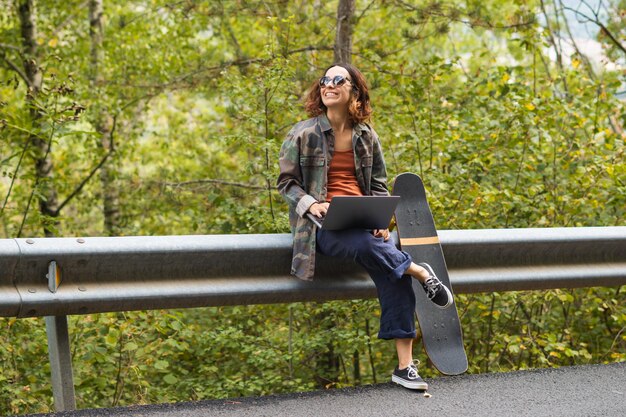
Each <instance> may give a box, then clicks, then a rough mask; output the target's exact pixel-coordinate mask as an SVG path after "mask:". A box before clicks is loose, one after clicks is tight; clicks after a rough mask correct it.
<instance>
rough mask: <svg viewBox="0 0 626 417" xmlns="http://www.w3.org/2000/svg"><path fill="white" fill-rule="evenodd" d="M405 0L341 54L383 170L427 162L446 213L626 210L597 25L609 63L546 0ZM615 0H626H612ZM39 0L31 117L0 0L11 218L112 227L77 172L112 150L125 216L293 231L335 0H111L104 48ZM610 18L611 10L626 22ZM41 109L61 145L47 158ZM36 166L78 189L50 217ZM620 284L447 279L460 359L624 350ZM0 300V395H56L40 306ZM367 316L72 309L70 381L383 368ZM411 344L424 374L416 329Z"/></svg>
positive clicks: (113, 400)
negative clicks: (292, 183) (557, 47)
mask: <svg viewBox="0 0 626 417" xmlns="http://www.w3.org/2000/svg"><path fill="white" fill-rule="evenodd" d="M412 3H413V2H408V1H405V2H364V3H363V4H362V3H361V2H357V13H356V18H355V21H354V24H355V27H354V54H353V60H354V63H355V64H356V65H357V66H358V67H359V68H360V69H361V70H362V71H363V72H364V74H365V75H366V78H367V79H368V82H369V85H370V93H371V97H372V100H373V106H374V118H373V125H374V127H375V129H376V130H377V132H378V133H379V135H380V136H381V139H382V141H383V146H384V150H385V156H386V161H387V165H388V169H389V177H390V178H393V177H394V176H395V175H397V174H398V173H401V172H404V171H413V172H416V173H419V174H420V175H421V176H422V177H423V178H424V180H425V183H426V185H427V189H428V191H429V198H430V203H431V208H432V209H433V211H434V215H435V218H436V221H437V223H438V227H439V228H442V229H445V228H451V229H470V228H503V227H554V226H613V225H624V224H625V223H624V218H626V212H625V210H626V164H625V163H624V160H625V158H624V139H625V136H624V133H623V132H624V125H625V124H626V119H625V116H624V115H625V114H626V111H625V110H624V102H623V101H620V100H619V99H618V98H617V97H616V93H618V92H620V91H623V89H624V87H623V74H621V73H620V68H623V67H620V65H623V59H624V55H623V54H622V51H621V50H620V48H619V46H618V45H616V44H615V43H614V42H611V41H610V39H609V38H608V37H607V36H606V34H600V35H599V36H598V40H599V41H600V42H602V43H603V45H604V47H605V48H606V51H607V54H608V56H607V59H608V60H609V64H610V65H609V64H607V65H606V66H605V67H601V68H591V67H590V66H588V65H587V64H586V63H585V62H586V61H585V59H584V57H583V56H581V55H579V54H578V53H577V52H574V53H572V54H571V55H570V56H565V57H563V62H562V63H561V65H559V63H557V62H556V61H555V60H554V59H552V58H550V53H549V52H550V51H549V49H554V46H553V45H552V43H551V42H552V41H551V38H552V36H554V35H555V33H556V32H555V26H554V25H551V26H550V27H548V25H547V23H553V24H554V23H557V22H556V19H555V17H554V16H551V15H548V16H545V14H544V13H543V12H542V11H541V8H540V4H539V2H537V1H531V2H526V1H517V0H515V1H506V0H487V1H485V0H483V1H473V0H471V1H470V0H468V1H461V2H456V1H455V2H452V1H436V2H427V3H423V2H421V3H420V2H415V3H419V5H412ZM609 3H610V7H611V8H612V9H611V10H615V13H613V15H614V16H613V17H617V16H620V13H622V11H623V1H612V2H609ZM37 6H38V7H37V11H36V13H37V16H36V17H37V23H38V29H39V34H38V38H37V44H38V48H39V49H38V54H37V57H36V59H37V63H38V65H39V66H40V67H41V69H42V72H43V89H42V93H41V95H40V96H39V97H38V98H37V101H36V102H34V106H36V109H37V110H38V112H39V113H40V114H43V115H44V119H45V120H44V121H43V123H35V122H39V121H40V120H34V118H33V114H32V110H33V109H35V108H34V107H32V106H31V105H30V104H29V103H32V102H31V101H29V100H28V99H27V96H28V89H27V88H26V85H25V82H24V80H23V79H21V78H20V76H19V74H18V73H17V72H16V71H15V69H14V66H19V65H21V64H22V56H21V55H20V53H19V50H20V47H21V45H22V42H21V39H20V36H21V35H20V28H19V19H18V14H17V7H16V4H15V2H10V1H7V0H0V10H2V12H0V173H1V177H0V204H1V206H0V209H1V212H0V230H1V234H2V236H3V237H5V238H12V237H16V236H17V234H18V233H19V231H20V230H21V231H22V235H23V236H40V235H42V232H43V226H44V225H48V226H50V225H51V224H53V223H54V222H53V220H58V223H54V226H55V228H56V233H57V235H59V236H73V235H83V236H97V235H102V234H104V233H105V230H104V227H103V217H104V213H103V208H102V205H103V203H104V199H105V195H106V192H105V191H106V190H105V185H103V183H102V182H101V181H100V179H99V176H98V175H97V174H98V172H97V171H96V172H95V175H94V176H93V177H89V175H90V173H91V172H92V171H93V170H94V168H95V167H97V166H98V164H99V163H100V162H101V161H103V158H105V157H107V159H106V160H105V163H106V166H107V167H108V168H110V171H111V176H112V179H111V183H110V184H109V185H108V186H109V187H112V188H114V189H116V190H117V191H119V194H120V196H121V198H120V205H119V207H118V209H119V212H120V225H119V227H120V229H119V230H120V233H121V234H124V235H166V234H179V235H182V234H212V233H279V232H288V231H289V226H288V221H287V208H286V205H285V203H284V202H283V201H282V199H281V197H280V196H279V195H278V193H277V192H276V191H275V190H274V183H275V179H276V177H277V175H278V166H277V157H278V151H279V147H280V144H281V142H282V140H283V138H284V136H285V134H286V133H287V131H288V130H289V128H290V127H291V126H292V125H293V124H294V123H295V122H296V121H297V120H299V119H302V118H304V117H306V116H305V114H304V112H303V109H302V106H301V102H302V98H303V97H304V95H305V93H306V89H307V88H308V87H309V85H310V83H311V82H312V80H315V79H316V78H317V77H319V75H320V71H321V70H322V69H323V68H325V67H326V66H327V65H329V63H330V62H331V61H332V46H333V39H334V31H335V24H336V6H337V3H336V2H307V1H297V2H284V1H262V2H261V1H256V0H250V1H237V2H230V1H225V2H191V1H187V2H182V3H175V4H172V3H171V2H167V1H161V0H154V1H152V0H151V1H134V2H125V1H124V2H122V1H118V0H113V1H106V0H105V1H104V16H105V19H104V22H103V24H104V28H105V31H104V40H103V44H102V45H101V48H102V50H101V52H102V60H101V62H100V63H99V65H98V66H97V68H96V67H94V66H93V65H92V62H91V48H92V46H93V45H92V44H91V39H90V36H89V30H90V28H89V22H88V19H87V14H86V12H85V13H83V12H84V2H80V1H68V2H62V4H60V3H59V2H51V1H43V0H42V1H40V2H38V4H37ZM78 10H80V12H81V13H78V12H77V11H78ZM620 23H622V21H621V20H615V19H613V18H611V20H610V21H609V22H608V26H607V27H608V29H609V30H611V31H613V33H616V34H620V33H623V25H620ZM561 24H562V21H561ZM11 64H13V65H11ZM622 71H623V69H622ZM83 110H84V111H83ZM102 126H108V127H109V128H110V130H111V137H112V141H113V144H114V146H113V148H114V151H113V152H112V153H111V155H109V156H106V155H107V151H106V150H105V149H103V147H102V145H101V132H100V131H99V130H98V129H99V128H101V127H102ZM30 133H34V134H35V135H37V137H40V138H42V139H44V140H47V141H50V143H51V145H52V146H51V152H52V160H53V163H54V167H53V171H52V172H53V175H52V176H50V177H47V178H46V179H45V180H38V178H36V174H35V173H36V170H35V167H34V165H33V161H34V159H35V157H36V155H35V154H34V150H33V149H32V148H30V147H29V146H26V144H27V140H28V139H27V138H28V136H29V134H30ZM24 149H25V151H24ZM85 180H87V181H86V183H85V184H84V187H83V188H80V189H79V186H80V185H81V184H82V183H83V182H84V181H85ZM46 187H50V188H54V189H55V190H56V191H57V192H58V194H59V200H60V201H65V200H66V199H67V198H69V200H68V204H67V205H66V206H64V207H63V209H62V210H61V211H60V213H58V214H59V216H58V217H57V218H55V219H52V218H51V217H50V216H48V215H45V214H42V213H40V212H39V211H38V207H37V204H35V203H30V202H33V201H36V200H33V198H38V197H39V196H44V195H46V194H45V192H44V191H45V190H46V189H47V188H46ZM76 191H78V192H76ZM29 203H30V204H29ZM24 218H26V221H23V220H24ZM624 297H625V296H624V290H623V289H619V288H618V289H611V288H609V289H598V288H594V289H585V290H571V291H570V290H567V291H566V290H559V291H549V292H541V293H539V292H528V293H505V294H499V293H498V294H481V295H464V296H459V297H458V300H457V303H458V306H459V311H460V312H461V313H462V322H463V326H464V333H465V340H466V346H467V349H468V353H469V356H470V372H488V371H506V370H512V369H524V368H530V367H545V366H561V365H570V364H585V363H603V362H611V361H623V360H626V357H625V353H624V352H626V331H625V330H624V329H625V328H626V309H625V308H626V307H625V306H626V302H625V301H626V300H625V299H624ZM0 323H1V325H2V328H3V329H4V330H3V331H2V332H0V364H1V366H2V375H0V411H1V412H2V413H3V414H6V413H27V412H43V411H48V410H49V409H50V405H51V401H52V399H51V396H52V393H51V391H50V386H49V365H48V364H47V360H46V359H45V358H47V352H46V347H45V346H46V338H45V331H44V325H43V320H31V319H28V320H23V319H21V320H16V319H13V318H10V319H2V320H0ZM377 330H378V303H377V301H376V300H361V301H338V302H332V303H299V304H290V305H272V306H239V307H223V308H208V309H193V310H184V311H152V312H127V313H119V314H100V315H89V316H76V317H73V318H72V319H71V321H70V333H71V337H72V346H73V349H74V352H73V360H74V374H75V383H76V390H77V395H78V403H79V406H80V407H104V406H111V405H126V404H135V403H154V402H167V401H181V400H189V399H204V398H225V397H233V396H244V395H265V394H270V393H278V392H291V391H301V390H310V389H314V388H319V387H329V388H330V387H343V386H349V385H355V384H365V383H372V382H382V381H386V380H387V379H388V374H389V372H390V370H391V369H393V367H394V366H395V360H396V359H395V350H394V347H393V343H391V342H386V341H381V340H378V339H377V338H376V333H377ZM415 354H416V358H419V359H421V360H422V363H423V365H422V367H421V368H420V372H421V373H422V374H424V376H427V377H432V376H435V372H434V371H433V370H432V368H430V367H428V366H425V365H427V361H426V356H425V355H424V354H423V353H422V351H421V349H420V346H419V345H418V346H416V348H415ZM174 387H175V389H174Z"/></svg>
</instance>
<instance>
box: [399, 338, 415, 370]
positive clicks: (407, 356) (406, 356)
mask: <svg viewBox="0 0 626 417" xmlns="http://www.w3.org/2000/svg"><path fill="white" fill-rule="evenodd" d="M395 340H396V351H397V352H398V368H399V369H404V368H406V367H407V366H409V365H410V364H411V363H413V339H395Z"/></svg>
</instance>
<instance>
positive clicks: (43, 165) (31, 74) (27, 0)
mask: <svg viewBox="0 0 626 417" xmlns="http://www.w3.org/2000/svg"><path fill="white" fill-rule="evenodd" d="M18 11H19V16H20V30H21V35H22V45H23V46H24V74H25V75H26V79H27V83H28V93H27V95H26V101H27V103H28V105H29V107H30V110H29V112H30V118H31V122H32V131H33V132H41V125H42V118H43V114H42V112H41V110H39V109H38V108H37V106H35V105H34V104H33V102H34V100H35V99H36V98H37V96H38V95H39V93H40V91H41V86H42V81H43V74H42V72H41V69H40V68H39V63H38V58H39V57H38V50H37V22H36V19H35V4H34V1H33V0H23V1H21V2H20V3H19V5H18ZM50 139H51V138H50ZM29 140H30V141H31V143H32V144H33V145H34V147H35V150H36V152H35V155H36V156H35V172H36V177H37V181H36V183H35V185H34V187H36V188H37V187H39V188H40V189H39V195H40V197H39V210H40V212H41V214H42V215H43V216H44V226H43V227H44V234H45V236H47V237H50V236H54V229H55V227H54V226H55V225H56V224H57V223H58V221H56V219H55V218H56V217H57V216H58V214H59V213H58V206H59V203H58V197H57V192H56V188H55V186H54V182H53V179H52V170H53V163H52V157H51V155H50V146H51V143H52V142H51V140H49V139H48V140H46V139H44V138H42V137H41V135H32V137H31V138H30V139H29ZM29 206H30V205H29ZM27 214H28V213H24V217H26V216H27ZM46 218H47V219H46ZM50 218H53V219H52V220H53V221H52V222H50V221H49V220H50Z"/></svg>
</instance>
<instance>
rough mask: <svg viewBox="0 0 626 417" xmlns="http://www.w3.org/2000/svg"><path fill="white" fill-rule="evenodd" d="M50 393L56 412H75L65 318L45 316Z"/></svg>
mask: <svg viewBox="0 0 626 417" xmlns="http://www.w3.org/2000/svg"><path fill="white" fill-rule="evenodd" d="M45 320H46V333H47V335H48V353H49V355H50V371H51V374H52V393H53V395H54V408H55V409H56V411H71V410H76V397H75V395H74V375H73V373H72V357H71V353H70V338H69V330H68V327H67V316H46V318H45Z"/></svg>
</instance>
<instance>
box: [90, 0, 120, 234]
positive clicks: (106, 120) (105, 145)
mask: <svg viewBox="0 0 626 417" xmlns="http://www.w3.org/2000/svg"><path fill="white" fill-rule="evenodd" d="M102 17H103V7H102V0H90V1H89V36H90V37H91V60H90V77H89V78H90V82H91V87H92V91H94V92H96V95H95V96H96V100H97V96H98V95H99V94H97V92H98V90H99V87H100V82H101V80H102V74H101V72H100V65H101V63H102V61H103V59H104V49H103V47H102V44H103V42H104V28H103V23H102ZM96 100H94V102H97V104H95V105H94V106H93V110H94V115H95V117H94V127H95V129H96V132H98V136H99V138H100V146H101V148H102V150H103V151H104V153H105V154H106V153H109V152H114V150H115V149H114V143H113V122H112V120H113V118H112V117H111V115H110V114H109V113H108V112H107V110H106V105H104V101H102V100H99V101H96ZM112 161H113V159H112V158H109V159H108V160H107V162H105V163H104V165H102V167H101V168H100V184H101V186H102V201H103V214H104V235H105V236H118V235H119V234H120V216H119V190H118V189H117V187H116V185H115V180H114V179H115V168H114V165H113V164H112V163H111V162H112Z"/></svg>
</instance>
